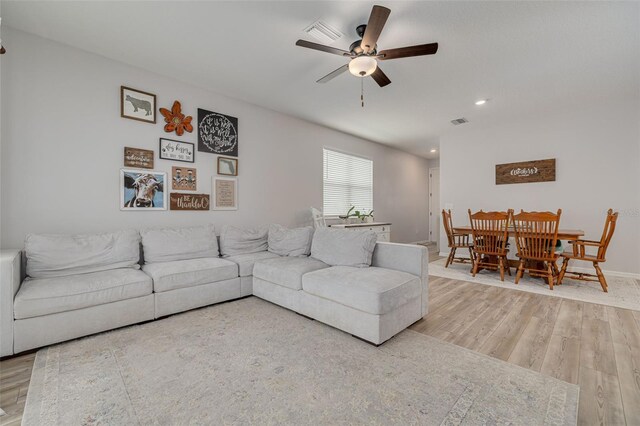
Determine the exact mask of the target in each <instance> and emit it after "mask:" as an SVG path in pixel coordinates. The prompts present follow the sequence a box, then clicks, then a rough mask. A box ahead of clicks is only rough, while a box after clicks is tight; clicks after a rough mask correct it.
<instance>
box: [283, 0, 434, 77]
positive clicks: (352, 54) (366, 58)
mask: <svg viewBox="0 0 640 426" xmlns="http://www.w3.org/2000/svg"><path fill="white" fill-rule="evenodd" d="M390 13H391V10H389V9H387V8H386V7H383V6H373V9H371V15H370V16H369V22H368V23H367V24H366V25H365V24H362V25H359V26H358V27H357V28H356V33H357V34H358V36H359V37H361V38H362V39H361V40H356V41H354V42H353V43H352V44H351V46H350V47H349V51H346V50H342V49H337V48H335V47H331V46H325V45H323V44H318V43H312V42H310V41H306V40H298V41H297V42H296V46H300V47H306V48H308V49H314V50H319V51H321V52H327V53H332V54H334V55H339V56H344V57H346V58H351V60H350V61H349V63H347V64H344V65H343V66H341V67H340V68H338V69H337V70H335V71H332V72H330V73H329V74H327V75H325V76H324V77H322V78H321V79H320V80H318V81H316V83H326V82H328V81H330V80H333V79H334V78H335V77H337V76H339V75H340V74H342V73H343V72H345V71H347V70H349V72H350V73H351V74H353V75H355V76H356V77H367V76H371V77H372V78H373V79H374V80H375V82H376V83H378V85H379V86H380V87H384V86H386V85H388V84H390V83H391V80H389V77H387V76H386V74H385V73H384V72H382V70H381V69H380V67H379V66H378V61H386V60H389V59H399V58H408V57H411V56H423V55H433V54H435V53H436V52H437V51H438V43H428V44H419V45H416V46H408V47H400V48H397V49H385V50H381V51H378V45H377V44H376V43H377V42H378V37H380V33H382V29H383V28H384V24H385V23H386V22H387V18H388V17H389V14H390Z"/></svg>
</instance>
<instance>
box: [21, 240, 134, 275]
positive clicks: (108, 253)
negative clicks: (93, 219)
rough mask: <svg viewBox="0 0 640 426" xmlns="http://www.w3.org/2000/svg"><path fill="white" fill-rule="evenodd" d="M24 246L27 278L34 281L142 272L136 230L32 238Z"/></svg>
mask: <svg viewBox="0 0 640 426" xmlns="http://www.w3.org/2000/svg"><path fill="white" fill-rule="evenodd" d="M24 246H25V253H26V256H27V275H28V276H30V277H32V278H47V277H63V276H67V275H75V274H86V273H90V272H98V271H107V270H110V269H118V268H133V269H139V268H140V266H139V265H138V262H139V261H140V234H139V233H138V231H135V230H127V231H119V232H110V233H103V234H83V235H53V234H50V235H42V234H29V235H27V237H26V238H25V242H24Z"/></svg>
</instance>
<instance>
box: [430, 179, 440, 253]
mask: <svg viewBox="0 0 640 426" xmlns="http://www.w3.org/2000/svg"><path fill="white" fill-rule="evenodd" d="M439 212H440V167H434V168H430V169H429V241H431V242H433V243H436V249H437V251H438V252H439V251H440V220H441V217H440V213H439Z"/></svg>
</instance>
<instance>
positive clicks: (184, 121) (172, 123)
mask: <svg viewBox="0 0 640 426" xmlns="http://www.w3.org/2000/svg"><path fill="white" fill-rule="evenodd" d="M160 114H162V116H163V117H164V122H165V123H167V124H165V125H164V131H165V132H167V133H171V132H176V135H178V136H182V135H183V134H184V132H189V133H191V132H193V125H192V124H191V120H192V119H193V117H191V116H190V115H188V116H186V117H185V115H184V114H183V113H182V105H180V102H178V101H175V102H174V103H173V106H172V107H171V111H169V110H168V109H166V108H160Z"/></svg>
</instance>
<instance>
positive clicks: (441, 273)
mask: <svg viewBox="0 0 640 426" xmlns="http://www.w3.org/2000/svg"><path fill="white" fill-rule="evenodd" d="M445 262H446V259H438V260H436V261H433V262H430V263H429V277H434V278H444V279H450V280H458V281H463V282H466V283H469V284H482V285H487V286H492V287H499V288H504V289H507V290H515V291H523V292H526V293H533V294H540V295H542V296H551V297H559V298H562V299H568V300H575V301H578V302H585V303H593V304H597V305H605V306H611V307H615V308H622V309H628V310H631V311H640V301H639V302H638V303H636V302H634V301H629V300H619V299H614V298H608V299H607V296H610V295H611V294H612V290H614V291H615V288H614V289H612V286H611V285H609V293H605V292H602V295H601V296H600V297H597V298H593V297H590V295H586V296H580V295H574V294H566V293H564V292H563V291H562V290H559V289H562V286H565V285H566V282H567V281H575V280H571V279H569V278H565V280H564V281H563V282H564V284H562V286H555V287H554V290H550V289H549V287H548V285H547V284H546V282H544V283H543V281H540V286H539V287H538V286H537V285H536V286H535V287H529V286H527V285H526V284H525V283H524V282H523V280H526V279H527V278H528V276H527V275H526V274H525V277H523V280H521V281H520V284H515V283H514V282H513V280H514V278H515V274H514V275H512V276H509V275H506V276H505V280H504V282H503V281H500V278H499V276H498V275H497V276H496V277H493V276H487V275H486V272H479V273H478V274H477V275H476V277H475V278H474V277H473V276H471V274H470V273H469V272H468V270H469V268H470V267H471V266H470V264H468V263H464V264H460V263H454V264H452V265H449V268H456V267H460V266H464V267H465V268H466V269H467V275H465V276H459V275H458V274H461V273H462V272H461V271H459V270H456V269H452V271H454V272H453V273H450V274H449V273H447V271H449V270H451V269H445V268H444V264H445ZM433 265H436V266H437V268H438V269H437V271H436V272H433ZM496 274H497V272H496ZM613 280H632V281H634V282H635V283H636V284H637V283H638V280H635V278H630V277H621V276H612V277H610V278H607V281H609V282H610V283H611V281H613ZM576 282H577V283H578V285H582V286H584V285H586V282H584V281H576ZM536 284H537V281H536ZM590 284H591V285H595V286H597V287H598V289H600V284H599V283H597V282H595V283H593V282H592V283H590ZM637 285H638V287H639V288H640V284H637ZM558 290H559V291H558ZM637 297H638V298H639V300H640V295H639V296H637Z"/></svg>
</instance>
